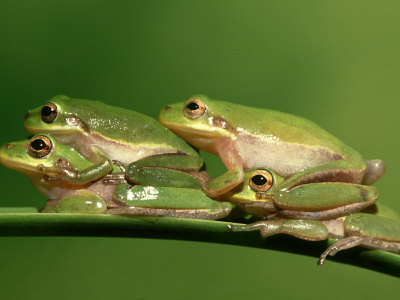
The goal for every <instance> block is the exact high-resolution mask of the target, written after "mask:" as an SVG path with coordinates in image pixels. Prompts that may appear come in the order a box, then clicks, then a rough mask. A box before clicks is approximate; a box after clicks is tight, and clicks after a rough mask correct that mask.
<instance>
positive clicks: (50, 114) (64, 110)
mask: <svg viewBox="0 0 400 300" xmlns="http://www.w3.org/2000/svg"><path fill="white" fill-rule="evenodd" d="M24 125H25V128H26V129H27V130H28V131H29V132H30V133H32V134H40V133H48V134H51V135H52V137H53V138H55V139H57V140H58V141H59V142H60V143H63V144H65V145H69V146H71V147H73V148H74V149H75V150H76V151H78V152H79V153H81V154H82V155H83V156H84V157H85V158H86V159H87V160H89V161H91V162H92V167H91V168H89V169H83V170H80V171H77V172H76V173H71V172H68V169H67V168H64V167H63V166H59V168H58V169H59V171H60V172H58V173H55V172H53V174H52V176H51V180H53V181H55V180H58V181H69V182H72V181H73V182H74V184H81V185H84V184H86V183H88V182H91V181H93V180H95V179H96V178H100V177H103V176H104V175H106V174H109V173H110V172H111V170H112V168H113V167H112V166H113V164H114V162H115V164H116V163H118V164H120V165H123V166H125V167H127V166H129V172H127V173H126V174H127V177H128V179H129V182H130V183H135V184H139V185H140V184H148V185H155V186H163V185H172V186H176V187H179V186H177V185H179V184H182V187H185V185H184V184H185V181H179V180H175V181H174V182H171V183H168V182H167V183H166V182H165V181H168V179H169V178H171V180H173V178H176V177H177V178H180V173H179V171H180V170H185V171H187V172H191V171H198V170H200V169H201V168H202V167H203V159H202V158H201V157H200V155H199V153H198V151H196V150H195V149H193V148H192V147H191V146H189V145H188V144H187V143H186V142H184V141H183V140H182V139H180V138H179V137H178V136H176V135H175V134H174V133H173V132H172V131H170V130H169V129H167V128H165V127H163V126H162V125H161V124H160V123H158V122H157V121H156V120H154V119H152V118H151V117H148V116H146V115H144V114H141V113H138V112H135V111H133V110H129V109H125V108H120V107H114V106H110V105H107V104H105V103H103V102H100V101H95V100H86V99H77V98H70V97H68V96H65V95H58V96H55V97H53V98H52V99H50V100H49V101H47V102H46V103H45V104H44V105H42V106H40V107H37V108H35V109H32V110H30V111H28V112H27V113H26V115H25V118H24ZM116 149H118V150H116ZM64 159H67V157H65V158H64ZM144 170H145V173H146V174H144V175H143V174H142V173H143V172H142V171H144ZM149 170H150V171H151V170H153V171H154V172H155V173H157V175H160V176H148V173H149V172H150V171H149ZM176 172H177V173H178V175H176V174H175V173H176ZM67 177H68V178H67ZM144 178H145V179H144ZM190 187H191V186H189V188H190Z"/></svg>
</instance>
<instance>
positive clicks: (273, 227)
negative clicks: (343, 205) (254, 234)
mask: <svg viewBox="0 0 400 300" xmlns="http://www.w3.org/2000/svg"><path fill="white" fill-rule="evenodd" d="M227 230H228V231H253V230H260V233H261V236H262V237H269V236H271V235H274V234H279V233H283V234H288V235H292V236H295V237H297V238H300V239H303V240H307V241H321V240H326V239H327V238H328V229H327V228H326V226H325V225H324V224H323V223H322V222H321V221H317V220H294V219H286V220H285V219H278V220H270V221H259V222H255V223H252V224H249V225H231V224H229V225H227Z"/></svg>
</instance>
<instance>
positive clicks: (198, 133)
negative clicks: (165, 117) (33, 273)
mask: <svg viewBox="0 0 400 300" xmlns="http://www.w3.org/2000/svg"><path fill="white" fill-rule="evenodd" d="M161 124H163V125H164V126H165V127H167V128H168V129H170V130H172V131H173V132H174V133H176V134H177V135H179V136H181V135H184V136H188V137H200V138H216V137H218V136H219V134H217V132H210V131H206V130H201V129H197V128H193V127H190V129H187V130H185V128H182V127H180V126H174V124H171V123H169V124H167V123H161Z"/></svg>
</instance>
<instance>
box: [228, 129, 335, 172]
mask: <svg viewBox="0 0 400 300" xmlns="http://www.w3.org/2000/svg"><path fill="white" fill-rule="evenodd" d="M235 148H236V150H237V151H238V152H239V154H240V156H241V158H242V160H243V167H244V168H245V169H253V168H261V167H264V168H269V169H272V170H273V171H275V172H277V173H278V174H279V175H281V176H283V177H288V176H290V175H293V174H295V173H298V172H301V171H304V170H306V169H309V168H313V167H316V166H319V165H322V164H325V163H328V162H330V161H334V160H339V159H342V156H341V155H338V154H335V153H332V152H330V151H328V150H327V149H324V148H322V147H317V146H314V147H313V146H305V145H293V144H289V143H285V142H281V141H276V140H270V141H269V140H268V139H267V140H265V141H264V140H261V141H260V140H259V139H257V138H254V137H251V136H249V135H244V134H239V136H238V138H237V140H236V141H235Z"/></svg>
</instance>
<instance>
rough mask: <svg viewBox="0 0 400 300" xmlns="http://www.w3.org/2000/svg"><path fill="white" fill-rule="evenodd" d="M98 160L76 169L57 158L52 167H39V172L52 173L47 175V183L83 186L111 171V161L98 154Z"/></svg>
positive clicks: (67, 162) (65, 160)
mask: <svg viewBox="0 0 400 300" xmlns="http://www.w3.org/2000/svg"><path fill="white" fill-rule="evenodd" d="M98 156H99V159H98V160H97V161H96V162H93V163H92V164H91V165H89V166H87V167H83V168H82V169H77V168H74V167H73V166H72V164H71V163H70V161H68V160H67V159H65V158H59V159H58V160H57V162H56V164H55V165H54V166H53V167H45V166H43V165H39V166H38V169H39V171H42V172H45V173H50V174H51V173H52V174H51V175H47V176H46V177H45V179H46V180H47V181H64V182H68V183H70V184H75V185H84V184H86V183H88V182H91V181H94V180H96V179H99V178H101V177H103V176H105V175H106V174H108V173H110V172H111V171H112V170H113V165H112V162H111V160H109V159H108V158H106V157H105V156H103V155H101V154H99V155H98Z"/></svg>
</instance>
